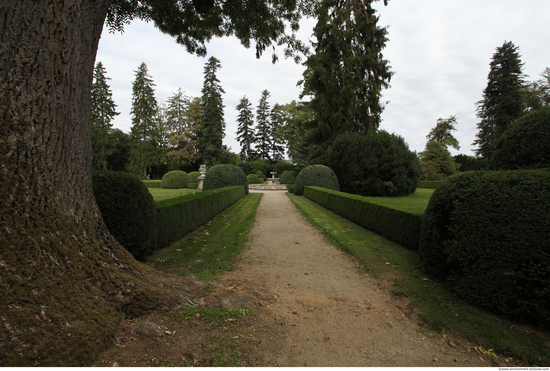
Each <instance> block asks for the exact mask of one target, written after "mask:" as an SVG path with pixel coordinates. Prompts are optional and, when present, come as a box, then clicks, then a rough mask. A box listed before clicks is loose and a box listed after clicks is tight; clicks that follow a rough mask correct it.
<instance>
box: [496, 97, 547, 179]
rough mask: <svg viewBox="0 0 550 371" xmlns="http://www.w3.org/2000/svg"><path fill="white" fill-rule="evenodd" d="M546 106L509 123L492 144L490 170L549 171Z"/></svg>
mask: <svg viewBox="0 0 550 371" xmlns="http://www.w3.org/2000/svg"><path fill="white" fill-rule="evenodd" d="M548 138H550V107H545V108H541V109H539V110H536V111H532V112H530V113H528V114H526V115H524V116H522V117H520V118H519V119H517V120H515V121H514V122H512V124H511V125H510V127H509V128H508V129H506V131H505V132H504V133H503V134H502V136H501V137H500V138H499V139H498V140H497V141H496V143H495V153H494V156H493V159H492V163H491V168H493V169H509V170H517V169H518V168H521V169H536V168H550V146H549V145H548Z"/></svg>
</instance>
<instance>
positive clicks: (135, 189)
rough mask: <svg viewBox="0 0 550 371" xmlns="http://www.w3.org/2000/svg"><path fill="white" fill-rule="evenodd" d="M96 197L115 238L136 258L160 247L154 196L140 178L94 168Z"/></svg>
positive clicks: (140, 257)
mask: <svg viewBox="0 0 550 371" xmlns="http://www.w3.org/2000/svg"><path fill="white" fill-rule="evenodd" d="M92 180H93V190H94V197H95V200H96V202H97V205H98V206H99V209H100V211H101V215H102V216H103V220H104V221H105V224H106V225H107V228H108V229H109V232H110V233H111V234H112V235H113V237H114V238H115V239H116V240H117V241H118V242H119V243H120V244H121V245H122V246H123V247H124V248H125V249H126V250H128V251H129V252H130V253H131V254H132V255H133V256H134V257H135V258H136V259H143V258H145V257H146V256H148V255H149V254H151V253H152V252H153V251H155V249H156V247H157V228H156V222H157V212H156V209H155V203H154V201H153V197H152V196H151V194H150V193H149V190H148V189H147V187H146V186H145V185H144V184H143V183H142V182H141V181H140V180H138V179H136V178H134V177H132V176H130V175H128V174H124V173H118V172H113V171H94V172H93V175H92Z"/></svg>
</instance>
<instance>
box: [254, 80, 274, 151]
mask: <svg viewBox="0 0 550 371" xmlns="http://www.w3.org/2000/svg"><path fill="white" fill-rule="evenodd" d="M269 96H270V93H269V91H267V90H263V91H262V95H261V97H260V100H259V101H258V106H257V108H256V135H255V137H256V151H257V153H258V156H259V157H260V158H262V159H265V160H270V159H271V147H272V142H273V135H272V133H271V123H270V112H271V107H270V105H269V102H268V101H267V100H268V99H269Z"/></svg>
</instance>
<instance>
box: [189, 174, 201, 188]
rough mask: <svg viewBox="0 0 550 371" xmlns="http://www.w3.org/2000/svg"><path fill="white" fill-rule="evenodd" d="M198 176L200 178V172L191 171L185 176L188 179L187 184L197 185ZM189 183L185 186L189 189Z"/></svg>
mask: <svg viewBox="0 0 550 371" xmlns="http://www.w3.org/2000/svg"><path fill="white" fill-rule="evenodd" d="M200 176H201V173H200V171H192V172H190V173H189V174H187V178H189V183H197V184H199V177H200ZM189 183H188V184H187V187H188V188H191V187H189Z"/></svg>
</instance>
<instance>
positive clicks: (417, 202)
mask: <svg viewBox="0 0 550 371" xmlns="http://www.w3.org/2000/svg"><path fill="white" fill-rule="evenodd" d="M434 191H435V189H427V188H417V189H416V191H415V192H414V193H413V194H412V195H409V196H403V197H365V199H366V200H368V201H369V202H371V203H373V204H376V205H381V206H386V207H389V208H392V209H397V210H401V211H406V212H408V213H413V214H424V210H426V207H428V201H430V197H432V194H433V193H434Z"/></svg>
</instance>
